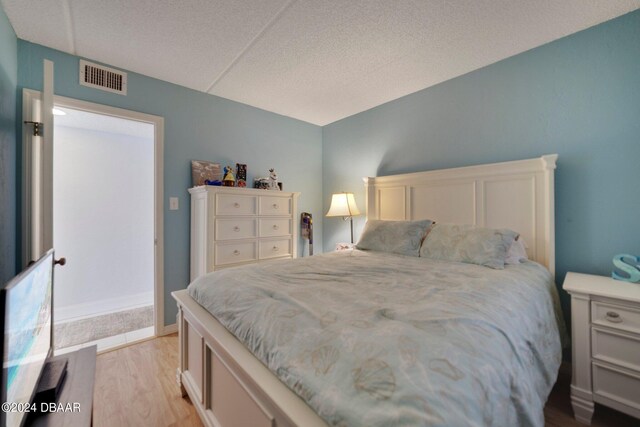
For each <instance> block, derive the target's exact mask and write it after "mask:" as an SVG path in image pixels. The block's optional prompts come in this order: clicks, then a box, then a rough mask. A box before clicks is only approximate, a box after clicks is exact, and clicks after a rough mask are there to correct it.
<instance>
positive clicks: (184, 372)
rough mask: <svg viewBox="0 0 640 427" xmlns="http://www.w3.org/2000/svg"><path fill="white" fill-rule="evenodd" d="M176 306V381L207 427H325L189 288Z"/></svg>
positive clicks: (180, 293) (176, 294)
mask: <svg viewBox="0 0 640 427" xmlns="http://www.w3.org/2000/svg"><path fill="white" fill-rule="evenodd" d="M172 296H173V297H174V298H175V300H176V301H177V303H178V318H177V322H178V334H179V346H180V348H179V366H178V370H177V375H176V379H177V382H178V385H179V386H180V390H181V392H182V396H183V397H184V396H186V395H189V398H190V399H191V402H192V403H193V405H194V406H195V408H196V410H197V412H198V414H199V415H200V418H201V419H202V422H203V423H204V424H205V425H206V426H208V427H231V426H249V425H250V426H257V427H260V426H269V427H289V426H326V425H327V424H326V423H325V422H324V421H323V420H322V419H321V418H320V417H319V416H318V415H317V414H316V413H315V412H313V410H312V409H311V408H310V407H309V406H308V405H307V404H306V403H305V402H304V401H303V400H301V399H300V398H299V397H298V396H297V395H296V394H295V393H293V392H292V391H291V390H289V388H287V386H285V385H284V384H283V383H282V382H280V380H279V379H278V378H277V377H276V376H274V375H273V374H272V373H271V372H270V371H269V370H268V369H267V368H266V367H265V366H264V365H263V364H262V363H261V362H260V361H259V360H258V359H256V358H255V357H254V356H253V355H252V354H251V352H249V350H248V349H246V348H245V347H244V345H243V344H242V343H241V342H240V341H238V340H237V339H236V338H235V337H234V336H233V335H232V334H231V333H229V331H227V330H226V329H225V328H224V327H223V326H222V325H221V324H220V323H219V322H218V321H217V320H216V319H215V318H214V317H213V316H212V315H211V314H210V313H209V312H207V311H206V310H205V309H204V308H202V307H201V306H200V305H199V304H198V303H197V302H196V301H195V300H194V299H193V298H191V297H190V296H189V294H188V293H187V291H186V290H183V291H177V292H173V293H172Z"/></svg>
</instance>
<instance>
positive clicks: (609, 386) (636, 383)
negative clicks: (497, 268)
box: [562, 272, 640, 424]
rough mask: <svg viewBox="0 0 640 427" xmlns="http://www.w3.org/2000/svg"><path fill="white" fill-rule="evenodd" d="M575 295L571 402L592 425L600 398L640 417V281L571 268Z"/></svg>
mask: <svg viewBox="0 0 640 427" xmlns="http://www.w3.org/2000/svg"><path fill="white" fill-rule="evenodd" d="M562 287H563V289H564V290H565V291H567V292H568V293H569V294H570V295H571V344H572V378H571V405H572V406H573V412H574V415H575V418H576V420H577V421H579V422H581V423H584V424H591V418H592V416H593V412H594V410H595V403H599V404H602V405H604V406H608V407H610V408H613V409H616V410H618V411H620V412H623V413H625V414H628V415H631V416H633V417H636V418H640V286H639V285H637V284H634V283H630V282H624V281H619V280H614V279H612V278H610V277H603V276H595V275H590V274H580V273H571V272H570V273H567V276H566V278H565V280H564V283H563V286H562Z"/></svg>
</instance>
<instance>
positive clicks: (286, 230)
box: [260, 218, 291, 237]
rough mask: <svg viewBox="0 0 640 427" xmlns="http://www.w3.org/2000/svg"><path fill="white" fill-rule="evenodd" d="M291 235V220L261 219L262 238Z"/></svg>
mask: <svg viewBox="0 0 640 427" xmlns="http://www.w3.org/2000/svg"><path fill="white" fill-rule="evenodd" d="M289 235H291V220H290V219H286V218H262V219H260V237H278V236H289Z"/></svg>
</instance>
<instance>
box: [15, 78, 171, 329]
mask: <svg viewBox="0 0 640 427" xmlns="http://www.w3.org/2000/svg"><path fill="white" fill-rule="evenodd" d="M41 99H42V92H40V91H37V90H33V89H23V90H22V118H23V122H24V121H25V120H27V121H28V120H33V119H32V118H31V114H32V111H33V104H34V103H35V102H37V101H38V100H41ZM53 104H54V105H58V106H60V107H63V108H64V107H67V108H71V109H74V110H82V111H87V112H90V113H96V114H102V115H107V116H113V117H119V118H123V119H128V120H136V121H139V122H144V123H149V124H152V125H154V146H153V147H154V148H153V157H154V238H155V241H154V242H155V245H154V292H153V293H154V333H155V336H161V335H166V334H169V333H172V332H175V331H174V330H173V329H175V327H172V326H174V325H170V326H168V327H165V324H164V209H163V206H164V117H161V116H155V115H152V114H146V113H141V112H138V111H132V110H126V109H123V108H117V107H111V106H108V105H102V104H96V103H93V102H88V101H81V100H79V99H74V98H67V97H64V96H58V95H54V97H53ZM33 138H34V137H33V133H32V129H31V128H30V127H28V126H27V125H24V124H23V127H22V218H23V223H22V264H23V266H26V265H27V264H28V263H29V261H30V260H31V256H32V252H31V249H32V244H33V240H32V239H33V238H38V237H37V236H32V221H33V220H34V218H33V215H32V212H33V211H34V210H36V211H37V210H39V208H40V207H39V206H34V205H37V204H38V203H39V199H38V198H33V194H32V185H31V184H32V177H33V173H34V171H33V170H32V167H31V158H32V155H33V150H32V140H33ZM51 232H52V230H51ZM60 255H63V254H60Z"/></svg>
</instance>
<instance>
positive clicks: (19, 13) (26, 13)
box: [1, 0, 73, 53]
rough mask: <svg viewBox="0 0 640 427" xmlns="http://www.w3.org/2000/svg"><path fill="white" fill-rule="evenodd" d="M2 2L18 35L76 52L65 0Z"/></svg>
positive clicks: (27, 39) (55, 47) (28, 39)
mask: <svg viewBox="0 0 640 427" xmlns="http://www.w3.org/2000/svg"><path fill="white" fill-rule="evenodd" d="M1 3H2V8H3V9H4V11H5V13H6V14H7V16H8V17H9V20H10V22H11V25H12V26H13V29H14V31H15V32H16V34H17V35H18V37H20V38H21V39H23V40H26V41H29V42H33V43H38V44H42V45H45V46H48V47H51V48H53V49H58V50H62V51H64V52H69V53H73V52H72V51H73V43H72V40H71V29H70V28H69V21H68V19H67V16H68V13H67V11H66V10H65V7H66V6H65V0H50V1H48V2H43V1H42V0H2V1H1ZM44 3H46V4H44Z"/></svg>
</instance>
